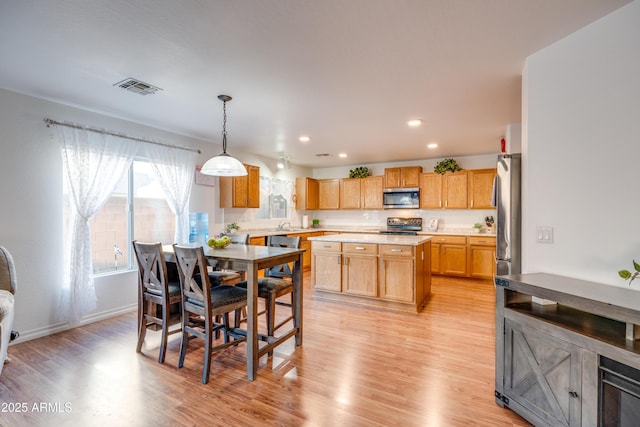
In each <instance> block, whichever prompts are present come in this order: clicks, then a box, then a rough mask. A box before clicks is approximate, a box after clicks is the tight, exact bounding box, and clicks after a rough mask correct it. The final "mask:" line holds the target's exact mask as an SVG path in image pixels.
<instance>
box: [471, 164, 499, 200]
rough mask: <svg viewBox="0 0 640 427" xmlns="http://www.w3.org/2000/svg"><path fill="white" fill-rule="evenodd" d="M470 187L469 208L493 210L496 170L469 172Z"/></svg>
mask: <svg viewBox="0 0 640 427" xmlns="http://www.w3.org/2000/svg"><path fill="white" fill-rule="evenodd" d="M467 176H468V178H469V179H468V185H469V191H468V193H469V208H470V209H492V208H493V207H492V206H491V196H492V193H493V180H494V178H495V176H496V170H495V169H475V170H469V171H467Z"/></svg>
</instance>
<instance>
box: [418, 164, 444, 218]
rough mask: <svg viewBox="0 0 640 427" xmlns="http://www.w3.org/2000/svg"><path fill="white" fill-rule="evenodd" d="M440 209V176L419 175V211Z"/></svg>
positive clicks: (430, 174)
mask: <svg viewBox="0 0 640 427" xmlns="http://www.w3.org/2000/svg"><path fill="white" fill-rule="evenodd" d="M440 208H442V175H441V174H439V173H435V172H430V173H423V174H420V209H440Z"/></svg>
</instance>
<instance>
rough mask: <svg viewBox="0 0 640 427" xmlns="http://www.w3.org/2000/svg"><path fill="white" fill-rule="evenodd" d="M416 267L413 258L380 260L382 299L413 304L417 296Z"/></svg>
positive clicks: (383, 258)
mask: <svg viewBox="0 0 640 427" xmlns="http://www.w3.org/2000/svg"><path fill="white" fill-rule="evenodd" d="M414 272H415V265H414V260H413V257H381V258H380V298H381V299H385V300H390V301H401V302H413V301H414V300H415V296H414V294H413V290H414V288H415V276H414Z"/></svg>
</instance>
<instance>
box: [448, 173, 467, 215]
mask: <svg viewBox="0 0 640 427" xmlns="http://www.w3.org/2000/svg"><path fill="white" fill-rule="evenodd" d="M467 179H468V177H467V171H458V172H447V173H445V174H444V175H443V177H442V201H443V203H442V204H443V207H444V208H445V209H466V208H467V207H468V198H469V196H468V194H469V189H468V182H467Z"/></svg>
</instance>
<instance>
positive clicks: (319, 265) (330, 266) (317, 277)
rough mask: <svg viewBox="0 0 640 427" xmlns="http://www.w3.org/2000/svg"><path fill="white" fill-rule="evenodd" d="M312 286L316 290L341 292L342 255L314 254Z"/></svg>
mask: <svg viewBox="0 0 640 427" xmlns="http://www.w3.org/2000/svg"><path fill="white" fill-rule="evenodd" d="M311 262H312V264H313V265H312V268H311V284H312V286H313V287H314V289H322V290H323V291H332V292H341V291H342V278H341V268H340V267H341V265H342V255H341V254H340V252H317V251H314V252H313V253H312V260H311Z"/></svg>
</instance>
